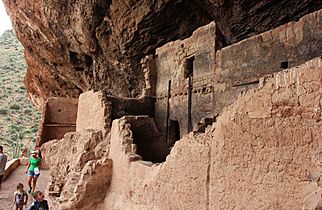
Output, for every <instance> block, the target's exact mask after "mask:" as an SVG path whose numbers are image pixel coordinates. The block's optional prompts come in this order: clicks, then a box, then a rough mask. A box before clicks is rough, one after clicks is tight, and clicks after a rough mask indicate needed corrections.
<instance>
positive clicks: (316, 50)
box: [215, 10, 322, 86]
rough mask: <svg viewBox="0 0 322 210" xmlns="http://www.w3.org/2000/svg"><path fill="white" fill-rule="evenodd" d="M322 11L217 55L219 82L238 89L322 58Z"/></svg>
mask: <svg viewBox="0 0 322 210" xmlns="http://www.w3.org/2000/svg"><path fill="white" fill-rule="evenodd" d="M321 17H322V10H319V11H316V12H314V13H311V14H308V15H306V16H304V17H302V18H301V19H300V20H298V21H297V22H290V23H288V24H285V25H282V26H280V27H278V28H275V29H273V30H270V31H267V32H264V33H262V34H259V35H257V36H253V37H250V38H248V39H245V40H243V41H241V42H238V43H235V44H233V45H230V46H228V47H225V48H223V49H221V50H218V51H217V53H216V70H215V71H216V78H217V80H219V81H220V82H224V83H227V84H230V85H231V86H239V85H242V84H247V83H252V82H254V81H258V79H259V77H262V76H264V75H268V74H272V73H274V72H277V71H280V70H282V69H287V68H291V67H294V66H297V65H300V64H302V63H304V62H306V61H308V60H310V59H312V58H315V57H318V56H320V55H321V54H322V44H321V43H322V31H321V24H322V23H321Z"/></svg>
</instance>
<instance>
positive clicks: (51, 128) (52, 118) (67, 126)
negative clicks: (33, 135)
mask: <svg viewBox="0 0 322 210" xmlns="http://www.w3.org/2000/svg"><path fill="white" fill-rule="evenodd" d="M77 107H78V99H70V98H60V97H53V98H49V99H48V100H47V101H46V103H45V105H44V109H43V112H42V120H41V123H40V125H39V132H38V141H37V145H38V146H41V145H42V144H43V143H45V142H48V141H50V140H53V139H61V138H63V137H64V135H65V134H66V133H68V132H74V131H76V118H77Z"/></svg>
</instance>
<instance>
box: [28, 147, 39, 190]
mask: <svg viewBox="0 0 322 210" xmlns="http://www.w3.org/2000/svg"><path fill="white" fill-rule="evenodd" d="M40 161H41V157H40V156H39V152H38V151H37V150H36V151H32V152H31V156H30V161H29V164H28V166H27V170H26V174H27V175H28V186H29V190H28V192H29V193H31V192H34V191H35V189H36V184H37V179H38V177H39V176H40V168H39V164H40ZM31 182H32V186H31Z"/></svg>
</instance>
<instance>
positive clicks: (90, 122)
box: [76, 91, 112, 131]
mask: <svg viewBox="0 0 322 210" xmlns="http://www.w3.org/2000/svg"><path fill="white" fill-rule="evenodd" d="M111 106H112V103H111V102H109V101H107V99H106V96H105V95H104V93H103V92H96V93H94V92H93V91H89V92H86V93H83V94H81V95H80V96H79V105H78V111H77V123H76V131H81V130H85V129H96V130H102V131H103V130H109V128H110V127H111V120H112V116H111V115H112V110H111Z"/></svg>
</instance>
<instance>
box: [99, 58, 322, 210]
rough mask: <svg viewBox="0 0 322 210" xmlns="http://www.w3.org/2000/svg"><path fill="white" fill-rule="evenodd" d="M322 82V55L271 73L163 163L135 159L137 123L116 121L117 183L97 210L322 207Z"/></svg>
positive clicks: (113, 141)
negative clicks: (134, 128)
mask: <svg viewBox="0 0 322 210" xmlns="http://www.w3.org/2000/svg"><path fill="white" fill-rule="evenodd" d="M321 82H322V59H321V58H316V59H313V60H310V61H308V62H306V63H305V64H303V65H300V66H298V67H294V68H291V69H289V70H287V71H282V72H279V73H277V74H275V75H272V76H270V77H266V78H265V79H263V83H262V84H261V85H260V86H259V87H258V88H257V89H254V90H250V91H248V92H246V93H244V94H242V95H240V96H239V98H238V100H237V101H236V102H235V103H233V104H232V105H231V106H228V107H226V108H225V109H224V111H223V113H222V115H221V116H219V118H218V121H217V122H216V123H215V124H213V125H212V126H211V127H209V128H207V130H206V132H205V133H200V134H196V135H193V134H192V133H190V134H189V135H185V136H184V137H183V138H182V139H181V140H180V141H178V142H176V144H175V145H174V147H173V149H172V150H171V153H170V155H169V156H168V157H167V159H166V161H165V162H164V163H161V164H151V163H148V162H144V161H141V160H138V161H133V160H132V159H131V158H130V155H132V152H133V151H131V152H126V151H129V150H127V149H126V148H129V147H131V148H133V147H132V146H131V145H132V144H133V135H132V131H131V125H130V124H129V123H127V122H126V120H124V119H118V120H114V121H113V124H112V130H111V147H110V153H109V157H110V158H111V159H112V160H113V172H112V179H111V185H110V188H109V189H108V190H107V191H108V194H107V195H106V197H105V200H104V202H103V203H101V204H100V205H98V206H97V207H96V209H143V210H144V209H232V208H234V209H315V208H317V207H318V206H319V207H320V208H321V207H322V203H321V198H320V195H321V193H322V182H321V180H322V179H321V178H322V173H321V171H322V164H321V163H322V159H321V158H322V156H321V154H322V142H321V139H322V136H321V135H322V133H321V131H322V100H321V95H322V86H321ZM316 195H318V196H316ZM319 202H320V203H319Z"/></svg>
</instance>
